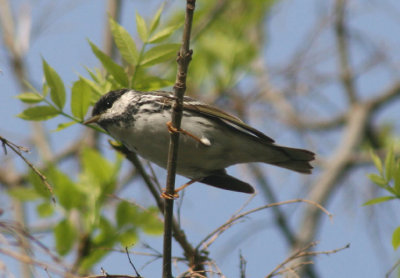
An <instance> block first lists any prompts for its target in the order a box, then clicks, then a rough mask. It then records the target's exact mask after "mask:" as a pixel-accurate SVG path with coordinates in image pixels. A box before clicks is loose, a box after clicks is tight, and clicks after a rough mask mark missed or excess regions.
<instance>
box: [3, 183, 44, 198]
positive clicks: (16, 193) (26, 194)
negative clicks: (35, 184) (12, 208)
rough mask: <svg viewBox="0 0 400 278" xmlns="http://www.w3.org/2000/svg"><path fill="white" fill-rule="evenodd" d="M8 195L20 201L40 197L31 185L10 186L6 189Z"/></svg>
mask: <svg viewBox="0 0 400 278" xmlns="http://www.w3.org/2000/svg"><path fill="white" fill-rule="evenodd" d="M7 193H8V194H10V196H12V197H14V198H16V199H18V200H20V201H24V202H26V201H33V200H36V199H38V198H40V197H41V195H40V194H39V193H38V192H37V191H36V189H35V188H32V187H22V186H18V187H12V188H10V189H8V190H7Z"/></svg>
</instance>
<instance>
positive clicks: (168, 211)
mask: <svg viewBox="0 0 400 278" xmlns="http://www.w3.org/2000/svg"><path fill="white" fill-rule="evenodd" d="M195 4H196V0H187V2H186V16H185V26H184V30H183V37H182V46H181V49H180V51H179V53H178V57H177V64H178V71H177V75H176V81H175V85H174V94H175V97H176V99H175V102H174V105H173V111H172V119H171V122H172V127H174V128H176V129H178V130H179V128H180V126H181V119H182V112H183V96H184V94H185V90H186V76H187V70H188V66H189V62H190V60H191V58H192V51H191V50H190V49H189V45H190V33H191V29H192V21H193V13H194V9H195ZM178 144H179V132H172V133H171V135H170V145H169V150H168V163H167V182H166V184H167V185H166V194H169V195H173V194H174V190H175V173H176V167H177V158H178ZM173 209H174V200H173V199H166V200H165V207H164V246H163V251H164V252H163V254H164V256H163V277H164V278H171V277H172V269H171V252H172V247H171V245H172V244H171V242H172V226H173Z"/></svg>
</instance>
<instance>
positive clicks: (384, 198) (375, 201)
mask: <svg viewBox="0 0 400 278" xmlns="http://www.w3.org/2000/svg"><path fill="white" fill-rule="evenodd" d="M393 199H396V197H393V196H382V197H378V198H374V199H371V200H369V201H368V202H365V203H364V204H363V206H370V205H375V204H378V203H382V202H387V201H390V200H393Z"/></svg>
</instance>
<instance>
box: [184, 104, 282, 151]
mask: <svg viewBox="0 0 400 278" xmlns="http://www.w3.org/2000/svg"><path fill="white" fill-rule="evenodd" d="M183 108H184V109H186V110H189V111H192V112H197V113H200V114H202V115H204V116H208V117H211V118H213V119H218V120H220V121H222V122H223V123H225V124H226V125H228V126H230V127H232V128H235V129H237V130H239V131H241V132H243V133H246V134H248V135H251V136H253V137H257V138H259V139H263V140H265V142H267V143H274V142H275V141H274V140H273V139H272V138H270V137H268V136H267V135H265V134H264V133H262V132H261V131H259V130H257V129H255V128H253V127H251V126H249V125H247V124H245V123H244V122H243V121H242V120H240V119H239V118H237V117H235V116H233V115H231V114H228V113H226V112H224V111H222V110H220V109H218V108H216V107H213V106H209V105H205V104H203V103H195V104H191V103H184V105H183Z"/></svg>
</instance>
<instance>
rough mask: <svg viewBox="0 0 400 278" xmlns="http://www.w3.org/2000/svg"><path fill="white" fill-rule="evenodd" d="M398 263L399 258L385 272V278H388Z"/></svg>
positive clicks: (399, 261)
mask: <svg viewBox="0 0 400 278" xmlns="http://www.w3.org/2000/svg"><path fill="white" fill-rule="evenodd" d="M399 265H400V260H398V261H397V262H396V263H395V264H394V265H393V266H392V267H391V268H390V269H389V271H388V272H387V273H386V275H385V278H389V276H390V274H392V272H393V271H394V270H395V269H396V268H397V267H398V266H399Z"/></svg>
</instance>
